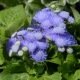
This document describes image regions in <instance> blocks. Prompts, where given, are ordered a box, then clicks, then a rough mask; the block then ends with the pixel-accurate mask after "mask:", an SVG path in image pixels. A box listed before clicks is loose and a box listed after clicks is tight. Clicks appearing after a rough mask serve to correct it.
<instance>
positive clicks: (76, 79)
mask: <svg viewBox="0 0 80 80" xmlns="http://www.w3.org/2000/svg"><path fill="white" fill-rule="evenodd" d="M68 80H80V69H78V70H76V72H75V73H74V74H72V75H71V76H70V77H69V79H68Z"/></svg>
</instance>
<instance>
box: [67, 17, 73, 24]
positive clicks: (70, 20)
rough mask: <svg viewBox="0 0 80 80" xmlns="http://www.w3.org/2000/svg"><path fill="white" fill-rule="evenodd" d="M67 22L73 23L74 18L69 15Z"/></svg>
mask: <svg viewBox="0 0 80 80" xmlns="http://www.w3.org/2000/svg"><path fill="white" fill-rule="evenodd" d="M68 22H69V23H71V24H73V23H74V18H73V17H71V16H70V17H69V18H68Z"/></svg>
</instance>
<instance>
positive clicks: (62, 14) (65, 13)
mask: <svg viewBox="0 0 80 80" xmlns="http://www.w3.org/2000/svg"><path fill="white" fill-rule="evenodd" d="M58 15H59V16H60V17H62V18H64V19H68V17H69V12H67V11H61V12H60V13H59V14H58Z"/></svg>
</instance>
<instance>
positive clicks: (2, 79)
mask: <svg viewBox="0 0 80 80" xmlns="http://www.w3.org/2000/svg"><path fill="white" fill-rule="evenodd" d="M0 80H29V75H28V74H27V73H15V74H5V73H2V74H0Z"/></svg>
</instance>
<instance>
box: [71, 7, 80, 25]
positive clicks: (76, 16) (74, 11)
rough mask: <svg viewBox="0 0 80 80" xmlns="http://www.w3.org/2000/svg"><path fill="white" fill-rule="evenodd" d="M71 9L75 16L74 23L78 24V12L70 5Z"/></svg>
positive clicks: (79, 22)
mask: <svg viewBox="0 0 80 80" xmlns="http://www.w3.org/2000/svg"><path fill="white" fill-rule="evenodd" d="M71 9H72V12H73V15H74V18H75V24H80V14H79V13H78V11H77V10H76V9H75V8H73V7H71Z"/></svg>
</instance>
